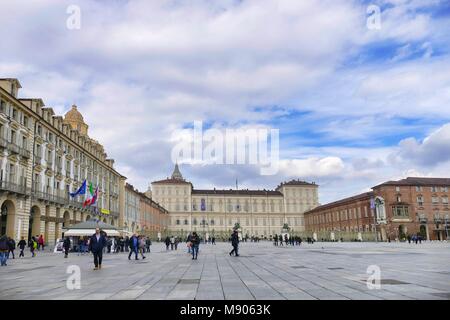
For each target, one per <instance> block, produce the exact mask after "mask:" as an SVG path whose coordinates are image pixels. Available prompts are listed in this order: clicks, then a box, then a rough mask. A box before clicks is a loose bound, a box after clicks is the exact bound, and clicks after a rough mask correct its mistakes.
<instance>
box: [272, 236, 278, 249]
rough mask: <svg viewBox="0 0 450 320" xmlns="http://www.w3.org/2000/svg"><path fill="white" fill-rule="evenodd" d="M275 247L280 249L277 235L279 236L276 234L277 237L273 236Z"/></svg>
mask: <svg viewBox="0 0 450 320" xmlns="http://www.w3.org/2000/svg"><path fill="white" fill-rule="evenodd" d="M273 245H274V246H275V247H278V235H277V234H275V235H274V236H273Z"/></svg>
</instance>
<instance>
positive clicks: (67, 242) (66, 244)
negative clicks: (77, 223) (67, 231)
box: [63, 237, 70, 258]
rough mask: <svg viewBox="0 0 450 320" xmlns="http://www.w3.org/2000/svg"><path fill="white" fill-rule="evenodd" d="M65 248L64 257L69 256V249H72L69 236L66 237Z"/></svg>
mask: <svg viewBox="0 0 450 320" xmlns="http://www.w3.org/2000/svg"><path fill="white" fill-rule="evenodd" d="M63 248H64V258H67V257H68V256H69V250H70V239H69V237H66V238H65V239H64V242H63Z"/></svg>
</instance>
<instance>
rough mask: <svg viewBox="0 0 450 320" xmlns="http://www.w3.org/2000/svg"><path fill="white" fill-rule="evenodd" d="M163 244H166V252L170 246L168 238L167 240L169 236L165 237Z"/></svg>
mask: <svg viewBox="0 0 450 320" xmlns="http://www.w3.org/2000/svg"><path fill="white" fill-rule="evenodd" d="M165 243H166V251H167V250H169V246H170V238H169V236H167V237H166V240H165Z"/></svg>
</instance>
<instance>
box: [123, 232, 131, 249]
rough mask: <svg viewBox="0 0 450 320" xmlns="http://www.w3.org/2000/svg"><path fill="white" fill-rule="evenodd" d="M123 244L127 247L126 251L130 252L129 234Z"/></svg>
mask: <svg viewBox="0 0 450 320" xmlns="http://www.w3.org/2000/svg"><path fill="white" fill-rule="evenodd" d="M123 246H124V248H125V252H128V248H129V247H130V238H128V236H126V237H125V241H124V245H123ZM122 252H123V250H122Z"/></svg>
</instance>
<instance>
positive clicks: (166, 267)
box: [0, 242, 450, 300]
mask: <svg viewBox="0 0 450 320" xmlns="http://www.w3.org/2000/svg"><path fill="white" fill-rule="evenodd" d="M229 250H230V245H229V244H228V243H218V244H217V245H215V246H213V245H201V246H200V254H199V258H198V260H195V261H194V260H192V259H191V257H190V256H189V255H188V254H187V253H186V248H185V245H184V244H182V245H180V246H179V248H178V250H177V251H167V252H166V251H165V247H164V248H163V245H162V244H161V243H155V244H154V245H153V246H152V253H148V254H147V259H145V260H139V261H135V260H131V261H129V260H128V259H127V256H126V254H125V253H119V254H104V261H103V268H102V270H98V271H94V270H92V268H93V264H92V257H91V256H90V255H85V256H77V254H76V253H71V254H70V256H69V258H68V259H64V258H63V255H62V254H60V253H58V254H57V253H50V252H45V253H43V252H38V254H37V257H35V258H31V257H30V253H29V251H26V257H25V258H22V259H18V258H17V256H18V251H17V250H16V259H15V260H11V259H10V260H8V266H7V267H0V284H1V285H0V299H189V300H192V299H198V300H207V299H237V300H239V299H333V300H334V299H358V300H359V299H432V300H442V299H446V300H449V299H450V243H437V242H435V243H424V244H421V245H420V244H419V245H415V244H408V243H315V244H313V245H308V244H302V245H301V246H295V247H274V246H273V245H272V244H271V243H269V242H260V243H242V244H241V246H240V253H241V256H240V257H230V256H229V255H228V251H229ZM70 265H77V266H79V267H80V270H81V289H79V290H69V289H68V288H67V284H66V283H67V279H68V277H69V276H70V274H68V273H67V267H68V266H70ZM370 265H377V266H379V267H380V270H381V288H380V289H372V290H370V289H369V288H368V287H367V283H366V280H367V279H368V277H369V276H370V275H369V274H368V273H367V268H368V267H369V266H370Z"/></svg>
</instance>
